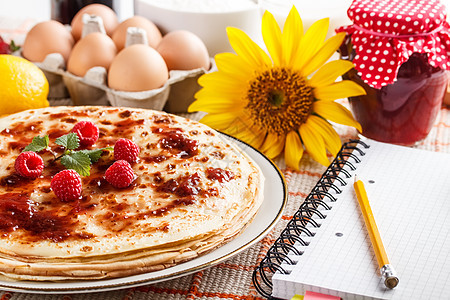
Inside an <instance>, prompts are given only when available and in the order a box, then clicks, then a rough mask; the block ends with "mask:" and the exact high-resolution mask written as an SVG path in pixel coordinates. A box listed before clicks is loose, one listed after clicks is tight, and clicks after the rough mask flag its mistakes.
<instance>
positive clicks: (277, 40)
mask: <svg viewBox="0 0 450 300" xmlns="http://www.w3.org/2000/svg"><path fill="white" fill-rule="evenodd" d="M262 36H263V39H264V44H265V45H266V47H267V51H269V53H270V56H271V57H272V60H273V63H274V65H276V66H280V65H281V53H282V48H281V30H280V27H279V26H278V23H277V21H276V20H275V18H274V17H273V15H272V14H271V13H270V12H269V11H267V10H266V11H265V12H264V15H263V17H262Z"/></svg>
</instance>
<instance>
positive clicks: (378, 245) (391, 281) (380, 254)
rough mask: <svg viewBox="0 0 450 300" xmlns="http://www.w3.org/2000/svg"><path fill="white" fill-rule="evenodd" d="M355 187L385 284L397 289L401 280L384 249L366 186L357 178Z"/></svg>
mask: <svg viewBox="0 0 450 300" xmlns="http://www.w3.org/2000/svg"><path fill="white" fill-rule="evenodd" d="M353 187H354V188H355V192H356V197H357V198H358V203H359V206H360V208H361V212H362V215H363V216H364V223H366V227H367V231H368V232H369V236H370V241H371V242H372V246H373V250H374V252H375V256H376V257H377V261H378V267H379V268H380V273H381V277H382V278H383V280H384V284H385V285H386V286H387V287H388V288H390V289H392V288H395V287H396V286H397V284H398V282H399V279H398V277H397V275H396V272H395V270H394V268H393V267H392V265H390V264H389V259H388V257H387V254H386V250H385V249H384V246H383V242H382V241H381V236H380V232H378V227H377V224H376V223H375V219H374V217H373V213H372V209H371V208H370V205H369V199H368V198H367V193H366V189H365V188H364V184H363V182H362V181H361V180H358V178H357V177H356V176H355V183H354V184H353Z"/></svg>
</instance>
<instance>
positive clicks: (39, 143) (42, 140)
mask: <svg viewBox="0 0 450 300" xmlns="http://www.w3.org/2000/svg"><path fill="white" fill-rule="evenodd" d="M48 142H49V140H48V135H44V136H43V137H40V136H35V137H34V138H33V140H32V141H31V143H30V144H29V145H27V146H26V147H25V148H24V149H23V150H22V152H25V151H33V152H36V153H37V152H40V151H42V150H44V149H46V148H47V147H48Z"/></svg>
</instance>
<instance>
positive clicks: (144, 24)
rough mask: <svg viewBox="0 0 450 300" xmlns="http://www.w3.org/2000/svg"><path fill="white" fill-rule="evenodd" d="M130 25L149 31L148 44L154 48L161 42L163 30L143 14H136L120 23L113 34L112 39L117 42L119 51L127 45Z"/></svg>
mask: <svg viewBox="0 0 450 300" xmlns="http://www.w3.org/2000/svg"><path fill="white" fill-rule="evenodd" d="M128 27H139V28H142V29H144V30H145V32H146V33H147V39H148V44H149V45H150V46H152V47H153V48H156V46H158V44H159V42H161V39H162V35H161V32H160V31H159V29H158V27H156V25H155V24H154V23H153V22H151V21H149V20H148V19H146V18H144V17H141V16H134V17H131V18H129V19H126V20H125V21H123V22H122V23H120V24H119V26H117V28H116V30H115V31H114V33H113V35H112V39H113V41H114V43H115V44H116V47H117V50H118V51H120V50H122V49H123V48H124V47H125V42H126V37H127V29H128Z"/></svg>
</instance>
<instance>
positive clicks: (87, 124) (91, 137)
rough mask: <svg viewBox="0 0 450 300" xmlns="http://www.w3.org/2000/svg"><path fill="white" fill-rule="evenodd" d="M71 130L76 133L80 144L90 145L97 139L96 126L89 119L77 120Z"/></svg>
mask: <svg viewBox="0 0 450 300" xmlns="http://www.w3.org/2000/svg"><path fill="white" fill-rule="evenodd" d="M72 132H74V133H76V134H77V136H78V138H79V139H80V145H81V146H92V145H94V144H95V142H96V141H97V140H98V127H97V125H95V124H94V123H92V122H91V121H81V122H78V123H77V124H75V126H74V127H73V128H72Z"/></svg>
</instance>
